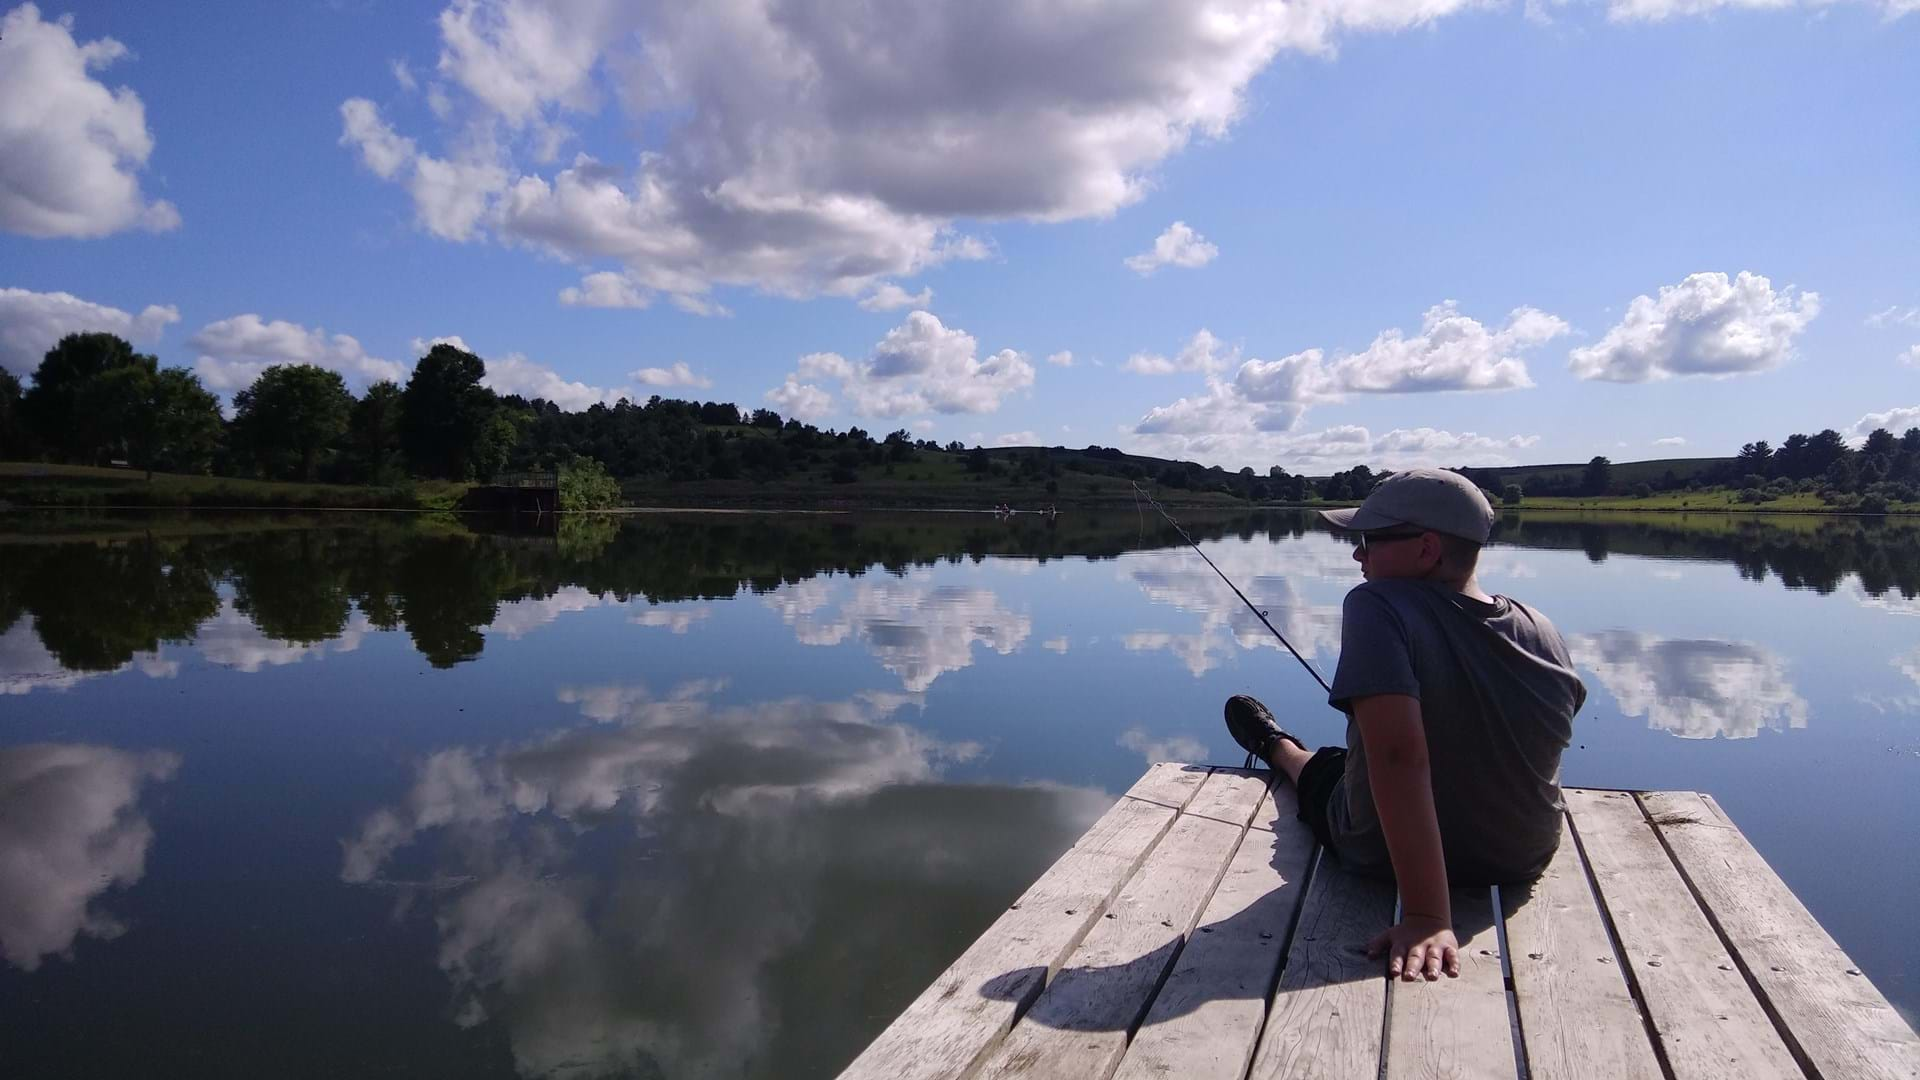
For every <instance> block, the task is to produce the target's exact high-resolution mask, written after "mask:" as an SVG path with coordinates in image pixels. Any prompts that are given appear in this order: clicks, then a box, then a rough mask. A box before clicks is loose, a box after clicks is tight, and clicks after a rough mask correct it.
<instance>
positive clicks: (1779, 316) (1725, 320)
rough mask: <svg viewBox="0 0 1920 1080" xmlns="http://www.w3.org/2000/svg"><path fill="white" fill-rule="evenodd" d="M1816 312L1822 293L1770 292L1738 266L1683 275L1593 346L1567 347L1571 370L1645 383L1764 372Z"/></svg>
mask: <svg viewBox="0 0 1920 1080" xmlns="http://www.w3.org/2000/svg"><path fill="white" fill-rule="evenodd" d="M1819 313H1820V294H1818V293H1813V292H1802V293H1796V292H1795V290H1793V289H1792V288H1790V287H1789V288H1784V289H1781V290H1779V291H1777V292H1776V291H1775V290H1774V288H1773V283H1772V282H1770V281H1768V280H1767V279H1766V278H1764V277H1761V276H1760V275H1758V274H1755V273H1751V272H1749V271H1745V270H1742V271H1741V272H1740V273H1739V274H1738V275H1737V276H1736V277H1733V278H1731V279H1729V278H1728V277H1727V275H1725V274H1723V273H1719V272H1717V271H1715V272H1710V273H1701V274H1689V275H1687V277H1686V279H1685V280H1683V281H1681V282H1680V283H1679V284H1678V285H1663V286H1661V287H1660V295H1659V296H1658V297H1657V298H1656V297H1652V296H1647V295H1645V294H1642V295H1640V296H1636V297H1634V298H1633V302H1632V303H1630V304H1628V305H1627V314H1626V317H1625V318H1623V319H1622V320H1621V321H1620V323H1619V325H1617V326H1615V327H1614V328H1613V329H1611V330H1608V331H1607V334H1606V336H1605V337H1603V338H1601V339H1600V341H1599V342H1598V343H1597V344H1594V345H1589V346H1586V347H1583V348H1578V349H1575V350H1573V352H1572V353H1571V354H1570V356H1569V365H1568V366H1569V367H1570V368H1571V369H1572V371H1573V373H1574V374H1575V375H1576V376H1578V377H1580V378H1582V379H1604V380H1606V381H1608V382H1646V381H1648V380H1650V379H1665V378H1669V377H1671V376H1675V375H1707V376H1728V375H1744V374H1749V373H1752V372H1759V371H1768V370H1771V369H1773V368H1777V367H1779V366H1780V365H1781V364H1784V363H1786V362H1787V359H1788V357H1790V356H1792V355H1793V342H1794V339H1795V338H1797V337H1799V336H1800V332H1801V331H1803V330H1805V329H1806V328H1807V324H1808V323H1810V322H1812V321H1813V318H1814V316H1816V315H1818V314H1819Z"/></svg>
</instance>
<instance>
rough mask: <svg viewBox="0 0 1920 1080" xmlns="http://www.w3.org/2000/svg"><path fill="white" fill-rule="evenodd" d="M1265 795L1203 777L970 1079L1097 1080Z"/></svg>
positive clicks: (1238, 782)
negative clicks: (1135, 869)
mask: <svg viewBox="0 0 1920 1080" xmlns="http://www.w3.org/2000/svg"><path fill="white" fill-rule="evenodd" d="M1265 791H1266V787H1265V785H1264V784H1262V783H1261V782H1259V781H1258V780H1253V779H1251V778H1248V777H1241V776H1236V775H1233V774H1231V773H1224V772H1223V773H1215V774H1214V775H1213V776H1210V777H1208V778H1207V781H1206V783H1205V784H1204V785H1203V786H1202V787H1201V788H1200V791H1199V793H1198V794H1197V795H1195V796H1194V797H1193V799H1192V801H1191V802H1189V803H1188V804H1187V808H1186V811H1185V812H1184V813H1182V814H1181V815H1180V820H1178V821H1176V822H1175V823H1174V825H1173V828H1172V829H1171V830H1169V831H1168V833H1167V836H1166V839H1165V840H1164V841H1162V842H1161V844H1160V846H1159V847H1157V848H1155V849H1154V852H1153V854H1152V855H1151V856H1149V857H1148V859H1147V861H1146V864H1145V865H1143V866H1142V867H1141V868H1140V871H1139V873H1137V874H1135V875H1134V878H1133V880H1132V881H1130V882H1128V883H1127V887H1126V888H1125V889H1124V890H1123V891H1122V892H1121V894H1120V895H1119V897H1118V898H1116V899H1115V900H1114V902H1113V903H1112V904H1111V905H1110V906H1109V908H1108V909H1107V912H1106V913H1105V915H1103V916H1102V917H1101V919H1100V921H1098V922H1096V923H1095V924H1094V925H1093V929H1091V930H1089V931H1088V932H1087V936H1086V940H1085V941H1083V942H1082V943H1081V945H1080V947H1079V948H1078V949H1075V950H1074V953H1073V956H1072V957H1071V958H1070V959H1069V960H1068V961H1067V963H1066V965H1065V966H1063V967H1062V968H1061V969H1060V973H1059V975H1058V976H1057V977H1056V978H1055V979H1054V980H1053V982H1052V983H1050V984H1049V985H1048V986H1047V988H1046V990H1045V991H1044V992H1043V993H1042V994H1041V995H1040V997H1039V999H1038V1000H1037V1001H1035V1002H1034V1003H1033V1008H1032V1009H1031V1010H1030V1011H1029V1012H1028V1013H1027V1014H1026V1016H1025V1017H1024V1018H1023V1019H1022V1020H1021V1023H1020V1025H1019V1026H1018V1027H1017V1028H1015V1029H1014V1030H1013V1033H1012V1034H1011V1035H1009V1036H1008V1037H1007V1039H1006V1040H1005V1041H1003V1042H1002V1043H1001V1044H1000V1048H999V1049H998V1050H997V1051H995V1052H994V1054H993V1055H992V1057H990V1058H989V1059H988V1061H987V1062H986V1064H985V1065H984V1066H983V1067H982V1068H981V1070H980V1072H979V1074H978V1075H980V1076H982V1077H986V1078H990V1080H1000V1078H1004V1077H1015V1076H1032V1077H1049V1078H1057V1080H1105V1077H1106V1076H1107V1075H1108V1074H1109V1073H1111V1072H1112V1071H1113V1068H1114V1066H1115V1065H1117V1064H1118V1063H1119V1061H1120V1056H1121V1055H1122V1054H1124V1053H1126V1049H1127V1036H1128V1035H1129V1034H1130V1033H1131V1032H1132V1030H1133V1027H1134V1025H1135V1024H1137V1023H1138V1022H1139V1020H1140V1017H1141V1016H1142V1015H1143V1014H1144V1013H1145V1012H1146V1011H1147V1006H1148V1005H1150V1004H1151V1003H1152V1001H1153V998H1154V991H1155V990H1156V989H1157V988H1158V987H1159V985H1160V982H1161V980H1162V979H1163V978H1164V977H1165V976H1166V974H1167V971H1168V969H1169V968H1170V967H1172V965H1173V960H1174V957H1175V956H1177V955H1178V954H1179V953H1180V951H1181V948H1182V946H1183V945H1185V943H1186V937H1187V932H1188V931H1189V930H1191V929H1192V927H1193V924H1194V920H1195V919H1196V918H1198V916H1199V914H1200V911H1201V909H1202V908H1203V907H1204V906H1205V905H1206V903H1207V898H1208V896H1209V895H1211V894H1212V893H1213V891H1214V886H1215V885H1216V884H1217V883H1218V882H1219V880H1220V875H1221V872H1222V871H1223V870H1224V869H1225V868H1226V864H1227V860H1228V859H1229V858H1231V857H1232V855H1233V851H1234V849H1235V848H1236V847H1238V846H1239V844H1240V837H1241V836H1242V835H1243V834H1244V833H1245V832H1246V828H1247V821H1248V819H1249V818H1251V817H1252V816H1253V812H1254V808H1255V807H1256V806H1257V805H1258V804H1259V802H1260V799H1261V798H1262V796H1263V795H1264V794H1265Z"/></svg>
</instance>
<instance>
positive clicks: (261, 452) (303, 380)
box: [233, 364, 353, 480]
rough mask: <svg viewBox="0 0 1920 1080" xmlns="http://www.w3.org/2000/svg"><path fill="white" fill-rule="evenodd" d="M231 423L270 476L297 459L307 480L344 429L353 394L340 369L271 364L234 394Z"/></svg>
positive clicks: (342, 433)
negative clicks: (324, 452)
mask: <svg viewBox="0 0 1920 1080" xmlns="http://www.w3.org/2000/svg"><path fill="white" fill-rule="evenodd" d="M233 407H234V413H235V415H234V420H233V422H234V427H235V428H236V429H237V430H238V431H239V432H240V433H241V438H242V441H243V442H244V443H245V444H246V445H247V446H248V447H249V448H250V449H251V450H252V451H253V453H254V455H255V457H256V459H257V460H258V461H259V462H260V464H261V468H262V470H263V471H264V472H266V473H267V475H269V476H284V475H285V474H286V473H287V472H288V471H289V468H290V465H291V463H292V462H293V461H295V460H297V461H298V463H299V465H298V471H299V475H300V477H301V479H304V480H312V479H313V478H314V473H315V470H316V469H317V468H318V466H319V461H320V455H321V453H322V452H323V451H326V450H329V449H332V447H333V446H334V444H335V443H337V442H339V441H340V439H341V437H342V436H344V435H345V434H346V433H347V421H348V418H349V417H350V416H351V414H352V412H353V395H351V394H349V393H347V384H346V382H345V381H344V380H343V379H341V378H340V373H339V372H336V371H328V370H327V369H325V368H322V367H315V366H314V365H312V364H275V365H273V366H272V367H270V368H268V369H267V370H265V371H263V372H261V373H260V377H259V378H257V379H255V380H253V385H252V386H249V387H247V388H246V389H245V390H242V391H240V392H239V393H238V394H235V395H234V397H233Z"/></svg>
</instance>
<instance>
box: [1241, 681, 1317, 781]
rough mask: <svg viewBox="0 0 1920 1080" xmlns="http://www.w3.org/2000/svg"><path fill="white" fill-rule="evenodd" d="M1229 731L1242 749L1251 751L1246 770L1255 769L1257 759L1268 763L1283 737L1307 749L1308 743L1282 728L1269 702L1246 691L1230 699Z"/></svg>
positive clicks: (1248, 753) (1245, 765)
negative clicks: (1268, 708)
mask: <svg viewBox="0 0 1920 1080" xmlns="http://www.w3.org/2000/svg"><path fill="white" fill-rule="evenodd" d="M1227 733H1228V734H1230V735H1232V736H1233V741H1234V742H1237V743H1239V744H1240V749H1242V750H1245V751H1246V752H1247V761H1246V764H1244V765H1242V766H1241V768H1243V769H1251V768H1253V764H1254V762H1256V761H1258V762H1260V763H1261V764H1262V765H1264V764H1266V763H1267V758H1268V756H1269V755H1271V754H1272V753H1273V748H1274V746H1275V745H1277V744H1278V743H1280V742H1281V741H1282V740H1285V741H1286V742H1290V743H1292V744H1293V745H1295V746H1297V747H1299V748H1300V749H1302V750H1305V749H1306V748H1307V744H1306V743H1303V742H1301V741H1300V740H1299V739H1296V738H1294V737H1293V736H1292V735H1289V734H1287V733H1286V732H1285V731H1284V730H1282V729H1281V727H1280V725H1279V724H1278V723H1276V722H1275V721H1274V719H1273V713H1271V712H1269V711H1267V707H1266V706H1265V705H1262V704H1260V702H1259V701H1258V700H1257V699H1255V698H1250V697H1248V696H1247V695H1245V694H1235V695H1234V696H1232V697H1230V698H1228V699H1227Z"/></svg>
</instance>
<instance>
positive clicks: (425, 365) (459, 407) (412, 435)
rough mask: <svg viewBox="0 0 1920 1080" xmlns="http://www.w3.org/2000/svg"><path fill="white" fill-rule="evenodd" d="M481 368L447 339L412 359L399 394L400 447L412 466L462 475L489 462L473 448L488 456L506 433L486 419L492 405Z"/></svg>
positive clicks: (490, 416)
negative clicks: (482, 382)
mask: <svg viewBox="0 0 1920 1080" xmlns="http://www.w3.org/2000/svg"><path fill="white" fill-rule="evenodd" d="M486 374H487V365H486V364H485V363H484V362H482V361H481V359H480V358H479V357H477V356H475V355H473V354H472V353H470V352H467V351H466V350H464V349H457V348H455V347H453V346H452V345H435V346H434V347H433V348H432V349H430V350H428V352H427V355H425V356H423V357H421V358H420V362H419V363H418V364H415V365H414V368H413V375H412V376H411V377H410V378H408V379H407V388H406V390H405V391H404V392H402V393H401V395H400V447H401V449H402V450H403V451H405V453H406V455H407V461H408V463H409V464H410V465H411V466H412V467H413V470H414V471H415V472H417V473H421V474H423V475H426V476H442V477H446V478H448V479H450V480H465V479H468V478H470V477H472V476H473V475H474V474H475V472H476V471H478V470H476V468H475V466H476V464H479V465H481V466H483V467H485V466H487V465H488V464H489V463H488V462H487V461H484V460H483V461H479V462H476V460H475V458H476V452H480V453H482V454H484V455H487V456H491V455H492V453H494V452H495V451H497V450H499V448H500V446H501V441H500V440H501V437H502V436H503V435H504V434H505V433H504V432H502V431H501V429H499V428H498V427H497V426H496V425H493V424H492V423H491V421H492V420H493V418H494V413H495V412H496V410H497V405H496V401H495V398H494V395H493V391H491V390H488V389H487V388H486V387H484V386H481V385H480V380H481V379H483V378H485V377H486ZM512 445H513V444H512V442H511V441H507V442H506V443H505V447H506V448H508V449H511V447H512ZM501 459H502V460H504V454H503V455H502V456H501ZM498 467H499V466H498V465H497V464H495V465H492V468H493V469H497V468H498ZM487 471H488V472H491V469H488V470H487Z"/></svg>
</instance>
